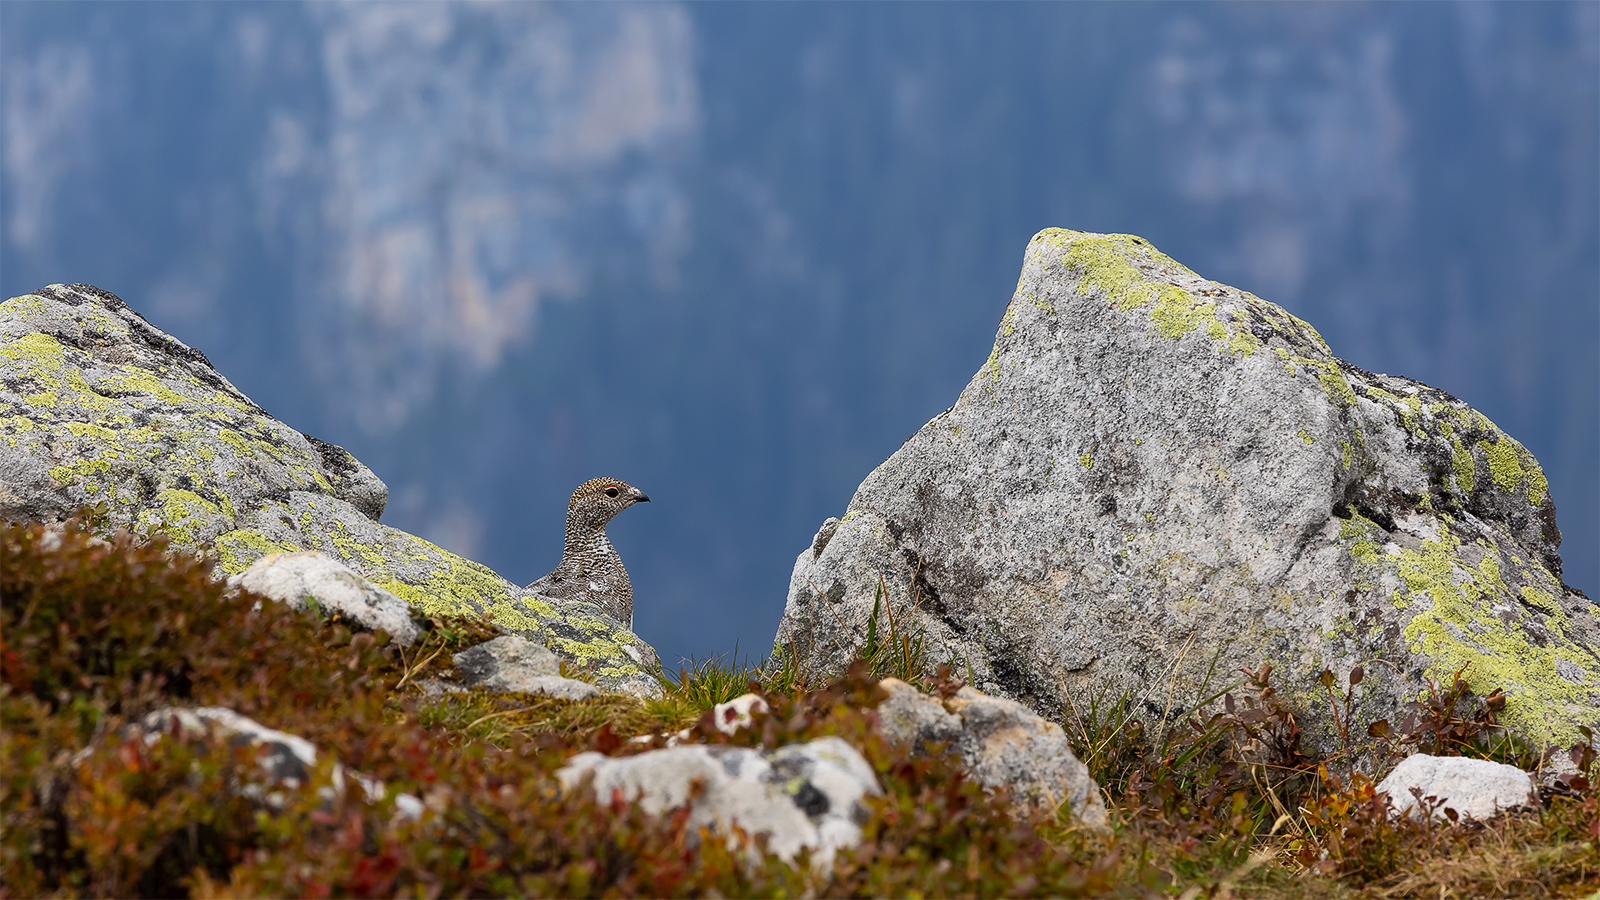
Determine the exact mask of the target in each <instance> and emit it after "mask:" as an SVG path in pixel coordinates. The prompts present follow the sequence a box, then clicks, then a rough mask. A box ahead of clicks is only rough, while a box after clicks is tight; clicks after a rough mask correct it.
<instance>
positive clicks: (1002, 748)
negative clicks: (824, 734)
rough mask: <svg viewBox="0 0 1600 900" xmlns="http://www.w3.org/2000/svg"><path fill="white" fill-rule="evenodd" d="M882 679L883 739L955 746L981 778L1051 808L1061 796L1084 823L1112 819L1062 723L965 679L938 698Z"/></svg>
mask: <svg viewBox="0 0 1600 900" xmlns="http://www.w3.org/2000/svg"><path fill="white" fill-rule="evenodd" d="M880 686H881V687H882V688H883V689H884V690H886V691H888V692H889V698H888V699H887V700H885V701H883V702H882V703H881V704H879V705H878V718H879V723H880V725H879V727H880V728H881V729H882V732H883V736H884V738H885V739H886V740H888V741H890V742H892V743H895V744H899V745H901V746H908V747H911V748H912V749H913V750H914V751H916V752H918V753H928V752H930V751H931V750H932V749H933V748H934V746H935V745H936V744H944V745H945V746H946V747H947V749H949V750H950V751H953V752H956V753H959V754H960V756H961V760H962V762H963V763H964V764H965V765H966V767H967V769H968V770H969V771H970V772H971V773H972V778H973V780H975V781H977V782H978V783H979V784H982V785H984V786H985V787H988V788H991V789H993V788H999V787H1002V786H1004V787H1009V788H1011V789H1012V790H1013V791H1014V792H1016V794H1017V795H1018V796H1021V797H1025V798H1029V799H1031V800H1033V801H1034V802H1037V803H1042V804H1045V805H1048V806H1049V807H1051V808H1055V807H1057V806H1059V804H1061V803H1062V802H1063V801H1065V802H1066V803H1067V805H1068V809H1070V810H1071V814H1072V817H1073V818H1074V819H1076V820H1078V821H1079V822H1081V823H1083V824H1084V825H1087V826H1089V827H1091V828H1096V829H1105V828H1108V827H1109V825H1110V820H1109V818H1108V817H1107V814H1106V805H1105V799H1104V798H1103V797H1102V796H1101V794H1100V786H1099V785H1098V784H1096V783H1095V781H1094V779H1093V778H1091V777H1089V769H1088V767H1087V766H1085V765H1084V764H1083V763H1082V762H1080V761H1079V760H1078V757H1077V756H1076V755H1074V754H1073V752H1072V748H1071V747H1070V746H1069V745H1068V743H1067V735H1066V732H1064V731H1062V730H1061V726H1059V725H1057V724H1055V723H1054V722H1049V721H1046V720H1045V719H1043V718H1041V717H1039V716H1038V715H1035V714H1034V713H1033V712H1032V711H1031V710H1029V709H1028V708H1027V707H1025V706H1023V705H1022V704H1020V703H1017V702H1016V701H1014V700H1006V699H1004V698H1001V697H987V696H984V695H983V694H982V693H980V692H978V691H975V690H973V689H972V688H970V687H964V688H962V689H961V690H960V691H958V692H957V693H956V695H955V696H954V697H951V698H950V699H948V700H946V701H944V702H943V703H941V702H940V701H939V700H937V699H935V698H933V697H930V696H928V695H926V694H924V693H922V692H921V691H919V690H917V689H916V688H914V687H912V686H911V685H909V684H906V683H905V682H903V681H901V680H899V679H898V678H885V679H884V680H883V681H882V682H881V683H880Z"/></svg>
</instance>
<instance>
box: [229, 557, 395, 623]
mask: <svg viewBox="0 0 1600 900" xmlns="http://www.w3.org/2000/svg"><path fill="white" fill-rule="evenodd" d="M228 586H229V587H237V588H243V589H245V590H248V591H254V592H255V593H257V594H262V595H264V596H267V597H271V598H272V599H274V600H277V601H279V602H282V603H287V604H289V606H291V607H293V608H294V609H301V610H303V609H306V608H307V607H308V606H310V605H311V603H312V602H313V601H314V602H315V603H316V605H317V607H318V608H319V609H320V610H321V611H322V612H323V613H324V614H332V613H335V612H338V613H342V614H344V615H345V616H347V617H348V618H351V619H354V620H355V621H357V622H359V623H360V624H361V625H362V626H363V627H366V628H369V629H371V630H373V631H378V630H383V631H387V632H389V636H390V637H392V638H394V640H395V641H397V642H398V643H399V644H400V646H402V647H409V646H411V645H412V644H413V643H415V642H416V640H417V635H419V634H420V633H421V629H419V628H418V627H417V623H416V622H414V621H412V620H411V607H410V606H407V605H406V602H405V601H404V600H401V599H400V598H399V597H396V596H395V595H393V594H391V593H389V592H388V591H386V590H384V589H383V588H380V587H377V586H375V585H373V584H372V582H370V581H368V580H366V579H365V578H362V577H361V576H360V575H357V574H356V573H355V572H352V571H351V570H350V567H349V566H346V565H345V564H343V563H341V562H339V561H338V560H336V559H333V558H332V557H330V556H328V555H327V554H326V553H320V552H317V551H315V550H308V551H303V552H300V553H272V554H268V555H267V556H263V557H261V558H260V559H258V560H256V561H255V562H254V563H253V564H252V565H251V566H250V568H248V569H246V570H244V571H243V572H240V573H239V574H238V575H233V576H231V577H229V578H228Z"/></svg>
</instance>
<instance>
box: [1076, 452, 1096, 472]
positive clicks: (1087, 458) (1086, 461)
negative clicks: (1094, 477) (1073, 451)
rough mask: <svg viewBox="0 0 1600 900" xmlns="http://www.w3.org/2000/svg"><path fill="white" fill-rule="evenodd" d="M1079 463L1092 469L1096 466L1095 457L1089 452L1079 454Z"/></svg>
mask: <svg viewBox="0 0 1600 900" xmlns="http://www.w3.org/2000/svg"><path fill="white" fill-rule="evenodd" d="M1078 465H1081V466H1083V467H1084V468H1085V469H1092V468H1094V457H1093V456H1091V455H1089V454H1087V453H1084V454H1081V455H1079V456H1078Z"/></svg>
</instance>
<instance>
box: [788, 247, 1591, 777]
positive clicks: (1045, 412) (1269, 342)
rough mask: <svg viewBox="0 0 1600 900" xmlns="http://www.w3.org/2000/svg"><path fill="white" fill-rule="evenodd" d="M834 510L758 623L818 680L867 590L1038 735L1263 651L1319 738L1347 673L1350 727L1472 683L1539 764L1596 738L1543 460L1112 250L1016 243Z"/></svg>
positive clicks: (1280, 327)
mask: <svg viewBox="0 0 1600 900" xmlns="http://www.w3.org/2000/svg"><path fill="white" fill-rule="evenodd" d="M842 520H843V521H842V523H841V524H840V525H839V527H838V530H837V531H836V532H835V533H834V534H833V536H832V537H831V539H828V540H826V542H825V543H822V545H821V546H820V548H818V547H807V548H806V550H805V551H804V552H802V553H801V554H800V556H799V558H798V559H797V560H796V564H795V569H794V575H793V578H792V580H791V584H790V589H789V598H788V605H787V608H786V609H785V612H784V617H783V620H782V623H781V625H780V627H779V631H778V634H777V639H776V643H777V645H779V647H780V648H781V649H784V650H786V651H788V652H792V653H795V654H796V655H798V656H799V657H800V658H801V660H802V661H803V663H804V667H805V668H807V669H809V670H816V671H826V670H829V669H835V668H838V667H840V666H841V665H843V663H844V662H845V661H846V660H847V659H848V658H849V657H850V656H851V655H852V654H853V653H854V652H856V651H857V650H858V649H859V648H860V647H861V646H863V645H864V644H865V643H866V638H865V635H866V631H867V627H868V622H869V621H870V620H871V619H872V615H873V609H874V605H875V602H879V601H878V597H879V594H880V591H882V592H884V595H883V605H884V606H885V607H886V608H885V610H884V611H883V613H880V615H879V618H878V624H879V626H880V628H881V627H883V626H884V625H885V623H886V622H888V621H889V619H888V615H887V613H889V612H891V611H892V612H893V614H894V615H895V616H896V617H897V618H896V619H895V626H896V627H897V628H898V629H899V630H900V631H902V632H905V631H908V630H909V631H914V632H922V633H924V634H925V639H926V642H927V644H926V646H927V652H928V656H929V659H930V661H931V662H933V663H939V662H944V661H946V660H949V661H952V662H954V663H955V665H956V667H957V668H956V670H957V671H958V672H965V671H970V672H971V673H972V677H973V679H974V681H975V684H976V686H977V687H979V688H980V689H982V690H984V691H986V692H989V693H994V694H1000V695H1002V696H1008V697H1012V698H1016V699H1021V700H1024V701H1026V702H1028V703H1030V704H1031V705H1033V706H1034V708H1035V709H1036V710H1037V711H1039V712H1040V713H1041V714H1043V715H1045V716H1048V717H1052V718H1055V719H1057V720H1058V721H1059V720H1060V719H1061V718H1062V717H1063V715H1064V711H1065V710H1066V709H1067V708H1068V703H1069V700H1076V701H1077V703H1078V704H1079V705H1080V706H1081V705H1082V703H1083V701H1084V699H1085V698H1086V696H1087V694H1088V693H1089V692H1090V691H1093V690H1096V689H1100V688H1103V687H1110V688H1111V689H1112V690H1113V696H1114V695H1115V694H1116V693H1120V692H1121V691H1129V692H1131V693H1132V695H1133V699H1134V700H1135V701H1136V702H1139V703H1141V704H1143V708H1144V709H1145V710H1146V714H1147V715H1148V716H1150V717H1151V719H1152V721H1159V720H1161V719H1162V717H1163V716H1168V717H1169V718H1170V717H1171V716H1178V718H1176V719H1170V720H1171V721H1181V720H1182V719H1181V715H1180V714H1181V713H1184V712H1187V710H1186V709H1185V704H1186V703H1192V702H1194V701H1195V700H1196V699H1197V698H1199V697H1202V696H1203V693H1202V685H1204V684H1206V682H1207V673H1208V672H1209V673H1211V678H1210V681H1209V685H1210V689H1209V690H1207V691H1205V693H1210V692H1211V691H1214V690H1220V689H1222V688H1224V687H1226V686H1228V685H1229V684H1231V683H1234V682H1236V681H1238V680H1240V678H1241V676H1240V674H1239V670H1240V669H1241V668H1242V667H1246V666H1249V667H1255V666H1259V665H1260V664H1261V663H1263V662H1267V663H1271V664H1273V665H1274V666H1276V667H1277V670H1278V672H1279V673H1280V676H1279V677H1278V678H1277V683H1278V684H1283V685H1286V686H1287V687H1289V688H1293V689H1294V690H1295V691H1297V692H1298V693H1296V695H1295V696H1293V697H1292V698H1290V699H1292V701H1293V703H1294V705H1295V706H1296V707H1297V708H1298V709H1300V710H1303V711H1304V712H1305V714H1306V716H1307V720H1306V723H1307V725H1308V726H1309V727H1308V733H1309V735H1310V736H1311V737H1312V738H1313V740H1314V741H1316V742H1319V743H1322V744H1323V745H1324V746H1328V745H1330V743H1331V742H1333V741H1334V734H1333V729H1334V723H1333V721H1332V719H1331V717H1329V716H1327V715H1326V711H1327V709H1328V704H1327V699H1326V697H1325V696H1321V695H1320V694H1319V692H1320V690H1321V689H1320V688H1314V686H1315V685H1316V675H1317V673H1319V672H1320V671H1322V670H1323V669H1324V668H1328V669H1331V670H1332V671H1333V672H1334V673H1335V675H1336V676H1337V678H1338V679H1339V681H1338V683H1339V684H1340V685H1341V686H1342V685H1344V684H1345V682H1346V678H1347V676H1348V674H1349V672H1350V671H1351V670H1352V669H1353V668H1354V667H1356V666H1358V665H1360V666H1363V667H1364V669H1365V673H1366V679H1365V681H1364V682H1363V684H1362V686H1361V687H1360V688H1358V689H1357V697H1358V702H1359V703H1360V705H1361V714H1362V716H1363V719H1362V721H1363V722H1367V721H1372V720H1374V719H1377V718H1380V717H1389V718H1391V720H1392V721H1398V719H1397V718H1396V717H1398V716H1401V715H1402V714H1403V710H1404V706H1405V704H1406V703H1407V702H1409V701H1411V700H1415V699H1417V698H1418V696H1419V695H1420V694H1423V693H1424V692H1425V691H1426V689H1427V681H1428V679H1430V678H1431V679H1433V680H1435V681H1436V682H1439V683H1442V684H1445V685H1448V684H1449V683H1450V681H1451V674H1452V673H1453V672H1455V671H1456V670H1457V669H1460V668H1462V667H1466V670H1467V671H1466V675H1465V677H1466V679H1467V681H1468V683H1469V684H1470V685H1472V686H1473V687H1474V689H1476V690H1479V691H1480V693H1487V692H1488V691H1489V690H1490V689H1492V688H1503V689H1504V690H1505V691H1506V693H1507V694H1508V695H1510V701H1509V703H1508V705H1507V707H1506V709H1505V712H1504V715H1503V716H1502V720H1503V721H1504V722H1505V723H1506V724H1509V725H1510V726H1512V727H1513V728H1514V729H1516V730H1517V731H1518V732H1520V733H1521V734H1522V735H1524V736H1525V737H1527V738H1529V739H1530V740H1532V741H1533V742H1534V743H1535V744H1536V745H1542V744H1546V743H1547V742H1548V743H1555V744H1558V745H1560V746H1567V745H1570V744H1571V743H1572V742H1573V741H1574V740H1577V739H1578V734H1579V733H1578V731H1577V726H1579V725H1588V726H1590V727H1591V728H1595V729H1596V730H1600V655H1597V648H1600V623H1597V621H1596V616H1595V609H1594V606H1593V604H1592V603H1591V602H1590V601H1589V600H1588V599H1587V598H1586V597H1584V596H1583V595H1582V594H1581V593H1580V592H1578V591H1576V590H1575V589H1572V588H1569V587H1567V586H1566V585H1564V584H1563V583H1562V581H1561V577H1560V575H1561V557H1560V553H1559V547H1560V541H1561V535H1560V531H1559V530H1558V529H1557V527H1556V513H1555V505H1554V503H1553V502H1552V500H1551V499H1550V494H1549V491H1548V485H1547V483H1546V480H1545V476H1544V473H1543V470H1542V469H1541V468H1540V466H1539V463H1538V461H1537V460H1535V459H1534V457H1533V455H1532V454H1531V453H1529V452H1528V450H1527V449H1526V448H1525V447H1523V446H1522V445H1521V444H1520V443H1518V442H1517V441H1516V440H1515V439H1514V438H1512V437H1511V436H1510V435H1508V434H1506V433H1505V432H1504V431H1502V430H1500V429H1499V428H1498V427H1496V426H1495V425H1494V423H1493V422H1491V421H1489V419H1488V418H1487V417H1486V416H1484V415H1483V414H1482V413H1481V412H1478V411H1477V410H1474V409H1472V408H1471V407H1470V406H1468V405H1467V404H1466V403H1464V402H1462V401H1461V400H1458V399H1457V398H1455V397H1452V396H1450V395H1449V394H1447V393H1445V392H1443V391H1441V390H1438V389H1435V388H1431V387H1429V386H1427V385H1424V384H1421V383H1419V382H1416V381H1412V380H1410V379H1407V378H1403V377H1399V376H1393V375H1378V374H1374V373H1371V372H1367V371H1364V370H1362V369H1360V368H1358V367H1356V366H1354V365H1351V364H1350V363H1348V362H1345V361H1344V360H1341V359H1338V358H1337V357H1335V356H1334V355H1333V353H1332V351H1331V350H1330V349H1329V347H1328V345H1327V344H1326V343H1325V342H1324V341H1323V340H1322V338H1321V336H1320V335H1318V334H1317V332H1316V329H1314V328H1313V327H1312V326H1311V325H1309V324H1308V323H1306V322H1304V321H1301V320H1300V319H1297V318H1295V317H1294V316H1292V315H1290V314H1289V313H1288V312H1286V311H1285V310H1283V309H1282V308H1281V307H1279V306H1276V305H1274V304H1272V303H1269V302H1267V301H1265V300H1262V299H1261V298H1259V297H1256V296H1253V295H1251V294H1249V293H1247V292H1244V291H1241V290H1238V289H1236V288H1232V287H1229V286H1227V285H1224V284H1219V283H1217V282H1214V281H1209V280H1207V279H1205V278H1202V277H1201V276H1199V275H1196V274H1195V273H1194V272H1192V271H1190V270H1189V269H1187V268H1185V267H1184V266H1182V265H1180V264H1179V263H1177V262H1175V261H1174V260H1172V259H1171V258H1169V257H1167V256H1166V255H1165V254H1163V253H1161V252H1160V251H1158V250H1157V249H1156V248H1155V247H1153V246H1151V245H1150V243H1149V242H1148V241H1145V240H1143V239H1142V238H1139V237H1135V236H1132V235H1103V234H1088V233H1083V232H1076V231H1067V230H1063V229H1048V230H1046V231H1042V232H1040V233H1039V234H1038V235H1036V236H1035V237H1034V238H1033V240H1032V242H1031V243H1030V244H1029V245H1028V249H1027V252H1026V254H1025V259H1024V264H1023V270H1022V275H1021V278H1020V279H1019V281H1018V283H1017V290H1016V294H1015V296H1014V297H1013V299H1012V301H1011V303H1010V306H1009V307H1008V308H1007V310H1006V313H1005V316H1004V318H1003V319H1002V321H1001V323H1000V327H999V331H998V334H997V335H996V337H995V344H994V350H993V352H992V353H991V354H990V356H989V359H988V361H987V362H985V363H984V365H983V366H982V367H981V368H980V369H979V371H978V372H977V374H975V375H974V376H973V378H972V381H971V383H970V384H968V386H967V387H966V389H965V390H964V391H963V392H962V393H961V396H960V397H959V399H957V401H956V403H955V405H954V406H952V407H951V408H950V409H949V410H947V411H946V412H944V413H942V414H940V415H939V416H936V417H935V418H934V419H933V420H932V421H930V422H929V423H928V424H927V425H925V426H923V428H922V429H921V430H920V431H918V432H917V434H916V435H914V436H913V437H911V438H910V439H909V440H907V441H906V443H905V444H904V445H903V446H902V447H901V448H900V449H899V450H898V451H897V452H896V453H895V454H894V455H892V456H891V457H890V458H889V459H888V460H887V461H885V462H884V463H883V464H882V465H881V466H879V467H878V468H877V469H876V470H874V471H873V472H872V473H871V474H870V475H868V476H867V478H866V480H865V481H863V482H862V484H861V486H860V488H859V489H858V490H857V492H856V494H855V497H854V498H853V499H852V500H851V502H850V505H849V508H848V510H847V511H846V512H845V513H844V515H843V516H842ZM819 542H820V541H819ZM967 667H970V669H969V668H967ZM1358 737H1359V736H1358Z"/></svg>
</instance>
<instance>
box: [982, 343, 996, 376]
mask: <svg viewBox="0 0 1600 900" xmlns="http://www.w3.org/2000/svg"><path fill="white" fill-rule="evenodd" d="M983 371H984V372H986V373H988V375H989V380H990V381H999V380H1000V345H999V344H998V343H996V344H995V345H994V349H992V350H990V351H989V361H988V362H985V363H984V364H983Z"/></svg>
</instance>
